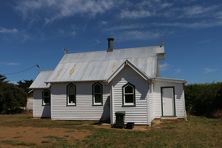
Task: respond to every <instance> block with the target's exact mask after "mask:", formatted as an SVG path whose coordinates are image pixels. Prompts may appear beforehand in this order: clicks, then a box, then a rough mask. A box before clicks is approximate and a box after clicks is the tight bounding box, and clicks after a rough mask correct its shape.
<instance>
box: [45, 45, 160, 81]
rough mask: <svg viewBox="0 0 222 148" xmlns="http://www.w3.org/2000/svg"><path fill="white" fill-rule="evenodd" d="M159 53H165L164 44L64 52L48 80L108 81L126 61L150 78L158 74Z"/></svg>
mask: <svg viewBox="0 0 222 148" xmlns="http://www.w3.org/2000/svg"><path fill="white" fill-rule="evenodd" d="M158 53H164V49H163V47H159V46H152V47H142V48H127V49H114V50H113V52H106V51H94V52H83V53H70V54H65V55H64V56H63V58H62V59H61V61H60V62H59V64H58V65H57V67H56V68H55V70H54V71H53V73H52V74H51V76H50V77H49V79H48V80H47V82H68V81H99V80H101V81H106V80H107V79H108V78H109V77H110V76H111V75H112V74H113V73H114V72H115V71H116V70H117V69H118V68H119V67H120V66H121V65H122V64H124V62H125V61H126V60H128V61H129V62H131V63H132V64H133V65H134V66H136V67H137V68H138V69H139V70H140V71H141V72H143V73H145V74H146V75H147V76H148V77H155V76H156V69H157V56H156V54H158Z"/></svg>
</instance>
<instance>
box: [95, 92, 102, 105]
mask: <svg viewBox="0 0 222 148" xmlns="http://www.w3.org/2000/svg"><path fill="white" fill-rule="evenodd" d="M101 102H102V94H95V103H101Z"/></svg>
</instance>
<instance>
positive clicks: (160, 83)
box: [150, 79, 186, 120]
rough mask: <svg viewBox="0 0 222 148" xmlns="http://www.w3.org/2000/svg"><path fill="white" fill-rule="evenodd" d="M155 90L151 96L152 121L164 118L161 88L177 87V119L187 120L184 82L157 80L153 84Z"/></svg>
mask: <svg viewBox="0 0 222 148" xmlns="http://www.w3.org/2000/svg"><path fill="white" fill-rule="evenodd" d="M153 85H154V89H153V91H152V93H151V94H150V97H151V99H152V108H153V109H152V119H151V120H153V119H155V118H161V117H162V108H161V87H175V106H176V117H177V118H185V117H186V110H185V99H184V89H183V86H184V81H182V80H172V81H171V80H169V79H168V80H166V79H156V80H155V81H154V82H153Z"/></svg>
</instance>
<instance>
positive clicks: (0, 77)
mask: <svg viewBox="0 0 222 148" xmlns="http://www.w3.org/2000/svg"><path fill="white" fill-rule="evenodd" d="M0 83H8V81H7V78H6V77H5V76H4V75H1V74H0Z"/></svg>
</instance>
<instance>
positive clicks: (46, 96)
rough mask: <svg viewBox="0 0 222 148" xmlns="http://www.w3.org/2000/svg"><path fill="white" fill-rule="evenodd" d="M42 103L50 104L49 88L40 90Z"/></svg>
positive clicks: (44, 104)
mask: <svg viewBox="0 0 222 148" xmlns="http://www.w3.org/2000/svg"><path fill="white" fill-rule="evenodd" d="M42 105H43V106H46V105H50V90H48V89H44V90H43V91H42Z"/></svg>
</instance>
